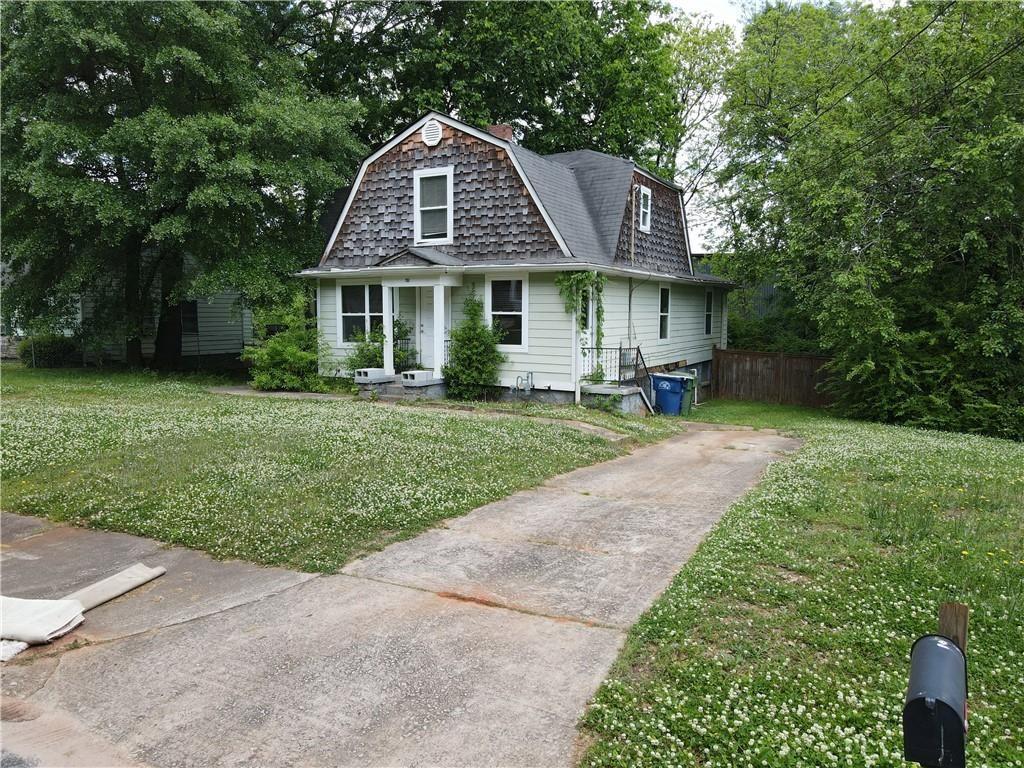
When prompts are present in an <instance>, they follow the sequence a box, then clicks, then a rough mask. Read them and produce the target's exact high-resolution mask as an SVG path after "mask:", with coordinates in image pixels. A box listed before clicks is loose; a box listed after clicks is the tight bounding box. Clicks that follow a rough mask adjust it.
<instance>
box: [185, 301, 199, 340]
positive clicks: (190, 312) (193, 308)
mask: <svg viewBox="0 0 1024 768" xmlns="http://www.w3.org/2000/svg"><path fill="white" fill-rule="evenodd" d="M181 332H182V333H199V302H197V301H183V302H181Z"/></svg>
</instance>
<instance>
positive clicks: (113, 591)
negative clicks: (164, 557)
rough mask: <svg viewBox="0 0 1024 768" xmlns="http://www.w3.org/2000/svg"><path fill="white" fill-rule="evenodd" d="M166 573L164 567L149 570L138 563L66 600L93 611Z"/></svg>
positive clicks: (71, 595) (73, 594)
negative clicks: (78, 603)
mask: <svg viewBox="0 0 1024 768" xmlns="http://www.w3.org/2000/svg"><path fill="white" fill-rule="evenodd" d="M165 573H167V569H166V568H164V567H163V566H157V567H156V568H149V567H147V566H145V565H143V564H142V563H136V564H135V565H133V566H131V567H130V568H125V569H124V570H123V571H121V572H120V573H115V574H114V575H113V576H109V577H107V578H105V579H103V580H102V581H97V582H96V583H95V584H91V585H90V586H88V587H84V588H82V589H80V590H78V591H77V592H72V593H71V594H70V595H68V596H67V597H65V598H64V599H65V600H77V601H78V602H80V603H81V604H82V610H83V611H91V610H92V609H93V608H95V607H96V606H97V605H103V603H106V602H108V601H110V600H113V599H114V598H115V597H120V596H121V595H123V594H124V593H125V592H131V591H132V590H133V589H135V588H136V587H141V586H142V585H143V584H145V583H146V582H147V581H152V580H153V579H155V578H156V577H157V576H163V575H164V574H165Z"/></svg>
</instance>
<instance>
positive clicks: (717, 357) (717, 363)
mask: <svg viewBox="0 0 1024 768" xmlns="http://www.w3.org/2000/svg"><path fill="white" fill-rule="evenodd" d="M721 370H722V355H721V353H720V352H719V349H718V344H712V345H711V377H710V378H711V396H712V397H718V395H719V392H721V391H722V385H721V383H720V382H719V380H718V375H719V372H720V371H721Z"/></svg>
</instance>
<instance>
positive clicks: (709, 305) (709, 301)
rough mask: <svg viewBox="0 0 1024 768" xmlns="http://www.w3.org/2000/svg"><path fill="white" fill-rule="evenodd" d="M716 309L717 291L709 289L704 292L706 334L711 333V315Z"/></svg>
mask: <svg viewBox="0 0 1024 768" xmlns="http://www.w3.org/2000/svg"><path fill="white" fill-rule="evenodd" d="M714 311H715V292H714V291H711V290H709V291H707V292H706V293H705V294H704V335H705V336H710V335H711V315H712V314H713V313H714Z"/></svg>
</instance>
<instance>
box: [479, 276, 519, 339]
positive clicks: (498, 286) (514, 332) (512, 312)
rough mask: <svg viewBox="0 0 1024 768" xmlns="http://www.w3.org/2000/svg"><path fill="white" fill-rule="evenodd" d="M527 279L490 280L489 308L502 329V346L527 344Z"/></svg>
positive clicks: (493, 318)
mask: <svg viewBox="0 0 1024 768" xmlns="http://www.w3.org/2000/svg"><path fill="white" fill-rule="evenodd" d="M526 291H527V287H526V280H522V279H515V280H505V279H502V280H489V281H488V288H487V309H488V312H489V314H490V317H491V323H492V324H493V325H495V326H496V327H498V328H499V329H501V334H502V336H501V346H503V347H519V348H523V347H525V346H526Z"/></svg>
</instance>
